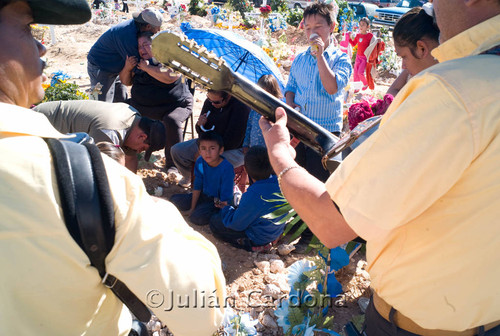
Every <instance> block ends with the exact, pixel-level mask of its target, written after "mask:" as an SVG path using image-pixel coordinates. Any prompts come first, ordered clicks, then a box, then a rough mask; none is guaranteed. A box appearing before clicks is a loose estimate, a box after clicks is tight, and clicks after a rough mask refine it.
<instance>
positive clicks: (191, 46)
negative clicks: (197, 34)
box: [189, 40, 195, 49]
mask: <svg viewBox="0 0 500 336" xmlns="http://www.w3.org/2000/svg"><path fill="white" fill-rule="evenodd" d="M194 44H195V41H194V40H191V41H189V49H193V46H194Z"/></svg>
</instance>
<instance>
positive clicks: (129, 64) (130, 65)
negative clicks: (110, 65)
mask: <svg viewBox="0 0 500 336" xmlns="http://www.w3.org/2000/svg"><path fill="white" fill-rule="evenodd" d="M136 65H137V58H136V57H135V56H127V59H126V60H125V68H126V69H127V70H128V71H132V69H134V67H135V66H136Z"/></svg>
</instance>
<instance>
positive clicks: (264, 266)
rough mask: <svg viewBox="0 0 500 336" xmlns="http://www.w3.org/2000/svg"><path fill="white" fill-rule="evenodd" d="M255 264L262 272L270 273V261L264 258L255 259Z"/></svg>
mask: <svg viewBox="0 0 500 336" xmlns="http://www.w3.org/2000/svg"><path fill="white" fill-rule="evenodd" d="M254 264H255V266H257V267H258V269H259V270H260V271H261V272H262V273H269V271H270V269H271V264H270V263H269V261H266V260H263V261H254Z"/></svg>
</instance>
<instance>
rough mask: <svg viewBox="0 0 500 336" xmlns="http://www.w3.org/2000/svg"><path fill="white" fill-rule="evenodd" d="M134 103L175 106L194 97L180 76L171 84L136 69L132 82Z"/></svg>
mask: <svg viewBox="0 0 500 336" xmlns="http://www.w3.org/2000/svg"><path fill="white" fill-rule="evenodd" d="M131 94H132V99H131V100H132V105H133V106H134V105H135V103H136V105H142V106H155V107H156V106H164V105H168V106H175V105H178V104H179V103H181V102H183V101H184V100H186V98H188V97H192V95H191V92H189V88H188V86H187V84H186V83H183V81H182V77H179V78H178V79H177V80H176V81H175V82H173V83H171V84H165V83H162V82H160V81H159V80H157V79H155V78H154V77H152V76H150V75H149V74H148V73H147V72H145V71H142V70H139V69H135V70H134V77H133V82H132V89H131Z"/></svg>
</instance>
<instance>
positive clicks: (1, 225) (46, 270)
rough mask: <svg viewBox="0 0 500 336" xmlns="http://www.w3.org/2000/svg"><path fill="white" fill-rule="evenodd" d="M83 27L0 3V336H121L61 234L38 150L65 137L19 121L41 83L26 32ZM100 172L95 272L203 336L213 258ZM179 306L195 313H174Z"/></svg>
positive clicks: (90, 270) (214, 277)
mask: <svg viewBox="0 0 500 336" xmlns="http://www.w3.org/2000/svg"><path fill="white" fill-rule="evenodd" d="M90 17H91V11H90V8H89V5H88V2H87V1H86V0H29V1H25V0H0V45H1V46H2V48H1V49H0V78H1V79H2V80H1V81H0V156H1V158H2V159H1V160H0V214H1V216H2V219H1V220H0V255H1V256H2V258H0V269H1V270H2V285H1V286H0V302H2V304H1V305H0V335H66V334H72V335H73V334H74V335H127V334H128V333H129V331H130V328H131V325H132V318H131V315H130V313H129V311H128V309H126V307H125V306H124V305H123V304H122V302H121V301H120V300H119V299H118V298H117V296H115V295H114V294H113V293H112V292H111V290H110V289H109V288H108V287H106V286H104V284H103V283H102V282H101V280H102V279H101V277H100V276H99V274H98V272H97V269H96V268H94V267H91V266H90V261H89V258H88V257H87V256H86V255H85V253H84V252H83V250H82V249H81V248H80V246H79V245H78V244H77V243H76V241H75V240H74V239H73V238H72V236H71V235H70V233H69V231H68V229H67V228H66V225H65V221H64V219H63V218H64V216H63V212H62V210H61V204H62V200H61V195H60V193H59V189H58V187H59V186H58V183H57V179H56V178H55V169H54V162H53V157H52V156H51V154H50V151H49V148H48V146H47V144H46V142H45V141H44V140H43V139H42V138H65V137H67V136H66V135H64V134H61V133H60V132H58V131H57V130H55V129H54V127H53V126H52V125H51V124H50V122H49V121H48V120H47V118H46V117H45V116H44V115H43V114H41V113H38V112H35V111H32V110H30V109H29V107H30V106H31V105H33V104H36V103H38V102H39V101H41V100H42V98H43V95H44V91H43V88H42V85H41V84H42V82H43V81H44V80H47V77H46V76H45V75H43V68H44V62H43V61H42V60H41V59H40V57H41V56H43V55H44V54H45V52H46V50H45V47H44V46H43V45H42V44H41V43H39V42H38V41H36V40H35V39H34V38H33V36H32V34H31V29H30V25H31V24H32V23H41V24H79V23H84V22H86V21H88V20H89V19H90ZM102 161H103V164H104V170H105V174H106V177H107V180H108V182H109V183H108V184H109V192H110V194H111V198H112V201H113V210H114V211H113V215H114V227H115V237H114V244H113V247H112V248H111V251H110V252H109V253H108V254H107V256H106V259H105V265H106V270H107V271H108V272H109V273H110V274H113V275H115V276H116V277H117V278H119V279H120V280H121V281H122V282H123V283H125V284H126V286H127V287H128V288H129V289H130V290H131V292H132V293H134V294H135V295H136V296H137V297H138V298H139V299H140V300H141V301H142V302H143V303H144V304H145V305H147V306H148V307H149V308H150V309H151V310H152V311H153V312H154V314H155V315H156V316H158V318H159V319H160V320H161V321H162V322H163V323H165V324H166V325H168V327H169V330H170V331H171V332H172V333H173V334H175V335H212V334H213V333H214V332H215V331H216V330H217V329H218V327H219V324H220V323H221V321H222V317H223V313H224V308H223V305H224V302H225V295H224V292H225V280H224V274H223V273H222V269H221V262H220V258H219V255H218V253H217V250H216V248H215V247H214V246H213V245H212V244H211V243H210V242H209V241H208V240H206V239H205V238H204V237H203V236H202V235H201V234H199V233H197V232H196V231H194V230H193V229H192V228H190V227H189V226H188V225H187V224H186V222H185V221H184V219H183V217H182V216H181V214H180V213H179V211H178V210H177V209H176V208H175V207H174V206H173V205H172V204H171V203H169V202H167V201H164V200H161V199H158V200H157V201H156V202H155V201H154V200H153V199H152V198H151V197H150V196H149V195H148V193H147V192H146V189H145V187H144V183H143V181H142V179H141V178H140V177H139V176H137V175H135V174H133V173H131V172H130V171H129V170H128V169H126V168H124V167H123V166H121V165H120V164H118V163H117V162H116V161H114V160H113V159H111V158H109V157H107V156H106V155H103V156H102ZM101 172H102V170H101ZM89 189H95V185H89ZM93 210H94V208H93V207H90V208H89V211H93ZM174 296H175V297H174ZM186 297H187V298H186ZM163 298H165V300H163ZM180 298H182V300H188V301H189V302H190V303H193V302H203V303H202V304H199V305H197V304H196V303H195V304H194V305H191V306H189V307H186V305H182V306H180V303H178V302H180V301H179V299H180ZM174 300H175V301H174ZM183 302H184V301H183ZM186 302H187V301H186ZM218 303H219V304H218ZM193 321H196V323H193Z"/></svg>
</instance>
